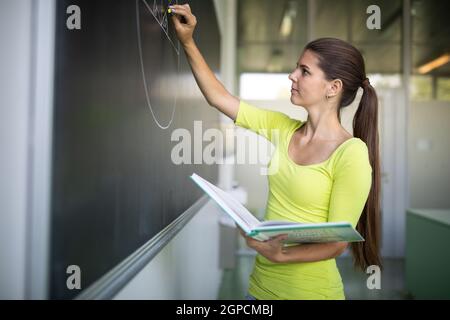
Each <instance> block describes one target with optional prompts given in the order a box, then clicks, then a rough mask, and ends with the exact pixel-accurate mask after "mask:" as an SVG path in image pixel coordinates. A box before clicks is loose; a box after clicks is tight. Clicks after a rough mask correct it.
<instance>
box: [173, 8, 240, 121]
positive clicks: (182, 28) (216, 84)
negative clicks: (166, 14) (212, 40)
mask: <svg viewBox="0 0 450 320" xmlns="http://www.w3.org/2000/svg"><path fill="white" fill-rule="evenodd" d="M170 8H171V9H172V11H173V13H174V14H173V15H172V18H171V20H172V22H173V24H174V27H175V31H176V34H177V37H178V39H179V40H180V43H181V44H182V46H183V49H184V51H185V53H186V57H187V60H188V62H189V65H190V67H191V70H192V73H193V74H194V78H195V81H196V82H197V85H198V86H199V88H200V90H201V92H202V94H203V95H204V96H205V98H206V101H207V102H208V104H209V105H210V106H213V107H215V108H217V109H218V110H219V111H220V112H222V113H224V114H225V115H227V116H228V117H230V118H231V119H232V120H233V121H234V120H235V119H236V117H237V113H238V110H239V99H238V98H237V97H235V96H233V95H232V94H230V93H229V92H228V91H227V89H226V88H225V87H224V86H223V84H222V83H221V82H220V81H219V80H218V79H217V78H216V76H215V75H214V73H213V72H212V71H211V69H210V68H209V66H208V64H207V63H206V61H205V59H204V58H203V56H202V54H201V53H200V50H199V49H198V48H197V45H196V44H195V41H194V39H193V36H192V35H193V33H194V29H195V26H196V25H197V18H196V17H195V16H194V15H193V14H192V13H191V9H190V7H189V5H188V4H184V5H173V6H171V7H170ZM182 18H184V21H182Z"/></svg>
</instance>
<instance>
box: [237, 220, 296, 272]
mask: <svg viewBox="0 0 450 320" xmlns="http://www.w3.org/2000/svg"><path fill="white" fill-rule="evenodd" d="M238 228H239V227H238ZM239 232H240V233H241V235H242V236H243V237H244V238H245V240H246V242H247V246H249V247H250V248H253V249H255V250H256V251H257V252H258V253H259V254H260V255H262V256H264V257H265V258H267V259H268V260H270V261H272V262H275V263H282V262H283V261H284V260H283V257H284V256H285V251H284V250H285V249H284V246H283V241H284V240H286V239H287V237H288V236H287V235H286V234H281V235H278V236H276V237H273V238H271V239H270V240H266V241H258V240H255V239H253V238H251V237H249V236H247V235H246V234H245V232H244V231H243V230H242V229H241V228H239Z"/></svg>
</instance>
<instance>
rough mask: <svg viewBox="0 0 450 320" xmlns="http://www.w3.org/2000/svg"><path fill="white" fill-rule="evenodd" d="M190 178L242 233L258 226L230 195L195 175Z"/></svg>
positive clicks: (251, 216)
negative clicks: (229, 217)
mask: <svg viewBox="0 0 450 320" xmlns="http://www.w3.org/2000/svg"><path fill="white" fill-rule="evenodd" d="M191 177H192V179H194V181H195V182H197V184H198V185H199V186H200V187H201V188H202V189H203V190H204V191H205V192H206V193H207V194H208V195H209V196H211V198H213V199H214V200H215V201H216V202H217V203H218V204H219V205H220V206H221V207H222V209H223V210H224V211H225V212H226V213H227V214H229V215H230V216H231V218H233V220H234V221H235V222H236V223H237V224H238V225H239V226H240V227H241V228H242V229H244V231H246V232H249V231H250V230H251V229H253V228H254V227H256V226H257V225H258V224H259V220H258V219H256V218H255V216H254V215H253V214H252V213H251V212H250V211H248V210H247V208H245V207H244V206H243V205H242V204H241V203H240V202H239V201H237V200H236V199H235V198H233V197H232V196H231V195H230V194H228V193H227V192H225V191H223V190H222V189H220V188H218V187H216V186H215V185H213V184H212V183H210V182H208V181H207V180H205V179H203V178H201V177H200V176H198V175H196V174H195V173H194V174H193V175H192V176H191Z"/></svg>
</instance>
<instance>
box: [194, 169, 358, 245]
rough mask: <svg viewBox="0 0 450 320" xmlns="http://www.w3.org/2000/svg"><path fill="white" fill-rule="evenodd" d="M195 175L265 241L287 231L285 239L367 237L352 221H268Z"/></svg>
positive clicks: (353, 239)
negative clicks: (254, 214)
mask: <svg viewBox="0 0 450 320" xmlns="http://www.w3.org/2000/svg"><path fill="white" fill-rule="evenodd" d="M190 177H191V179H192V180H194V181H195V183H197V185H198V186H199V187H200V188H201V189H203V191H205V192H206V193H207V194H208V195H209V196H210V197H211V198H212V199H213V200H214V201H215V202H216V203H217V204H218V205H219V206H220V208H221V209H222V210H223V211H225V213H227V214H228V215H229V216H230V217H231V218H232V219H233V220H234V221H235V222H236V224H237V225H238V226H239V227H240V228H241V229H242V230H243V231H244V232H245V233H246V234H247V235H248V236H250V237H252V238H254V239H256V240H260V241H265V240H268V239H270V238H272V237H275V236H277V235H280V234H287V235H288V238H287V239H286V240H285V241H284V242H285V243H318V242H336V241H346V242H356V241H364V238H363V237H361V235H360V234H359V233H358V231H356V230H355V229H354V228H353V227H352V225H351V224H350V223H349V222H325V223H298V222H290V221H264V222H261V221H259V220H258V219H256V217H255V216H253V214H251V212H250V211H248V210H247V209H246V208H245V207H244V206H243V205H242V204H241V203H240V202H239V201H237V200H236V199H235V198H234V197H232V196H231V195H230V194H228V193H227V192H225V191H224V190H222V189H220V188H218V187H217V186H215V185H213V184H212V183H210V182H208V181H207V180H205V179H203V178H202V177H200V176H199V175H197V174H195V173H194V174H192V175H191V176H190Z"/></svg>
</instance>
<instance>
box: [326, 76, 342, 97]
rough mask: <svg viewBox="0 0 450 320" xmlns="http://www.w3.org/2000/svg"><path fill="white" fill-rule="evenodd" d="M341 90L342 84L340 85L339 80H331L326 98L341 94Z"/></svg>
mask: <svg viewBox="0 0 450 320" xmlns="http://www.w3.org/2000/svg"><path fill="white" fill-rule="evenodd" d="M342 88H343V84H342V81H341V79H334V80H332V81H331V83H330V89H329V92H328V96H329V97H330V98H331V97H335V96H337V95H338V94H340V93H341V91H342Z"/></svg>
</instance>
